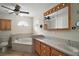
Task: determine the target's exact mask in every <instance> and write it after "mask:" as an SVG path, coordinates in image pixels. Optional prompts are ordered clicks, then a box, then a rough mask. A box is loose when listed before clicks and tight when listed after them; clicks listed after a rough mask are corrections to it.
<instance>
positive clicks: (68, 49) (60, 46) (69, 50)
mask: <svg viewBox="0 0 79 59" xmlns="http://www.w3.org/2000/svg"><path fill="white" fill-rule="evenodd" d="M35 39H36V40H38V41H41V42H43V43H45V44H47V45H49V46H51V47H54V48H55V49H57V50H59V51H62V52H64V53H66V54H68V55H71V56H78V55H79V49H77V48H75V47H72V46H69V45H67V44H66V43H64V41H63V40H62V41H61V42H60V41H57V39H56V38H52V39H49V38H35Z"/></svg>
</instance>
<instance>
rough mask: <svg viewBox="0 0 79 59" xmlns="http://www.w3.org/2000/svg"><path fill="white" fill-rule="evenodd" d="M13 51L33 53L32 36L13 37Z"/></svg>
mask: <svg viewBox="0 0 79 59" xmlns="http://www.w3.org/2000/svg"><path fill="white" fill-rule="evenodd" d="M12 50H17V51H25V52H32V35H23V34H22V35H15V36H13V37H12Z"/></svg>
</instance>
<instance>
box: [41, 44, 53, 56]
mask: <svg viewBox="0 0 79 59" xmlns="http://www.w3.org/2000/svg"><path fill="white" fill-rule="evenodd" d="M50 52H51V51H50V47H49V46H47V45H46V44H43V43H41V53H40V55H41V56H50Z"/></svg>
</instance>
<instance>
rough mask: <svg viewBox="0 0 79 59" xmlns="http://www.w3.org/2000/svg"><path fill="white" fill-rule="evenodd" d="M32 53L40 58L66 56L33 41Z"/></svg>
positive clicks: (37, 41)
mask: <svg viewBox="0 0 79 59" xmlns="http://www.w3.org/2000/svg"><path fill="white" fill-rule="evenodd" d="M33 47H34V51H35V52H36V53H37V54H38V55H40V56H67V54H65V53H63V52H61V51H59V50H57V49H55V48H53V47H51V46H49V45H47V44H45V43H43V42H40V41H39V40H36V39H34V40H33Z"/></svg>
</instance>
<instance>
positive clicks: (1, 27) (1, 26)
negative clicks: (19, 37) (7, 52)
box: [0, 20, 5, 30]
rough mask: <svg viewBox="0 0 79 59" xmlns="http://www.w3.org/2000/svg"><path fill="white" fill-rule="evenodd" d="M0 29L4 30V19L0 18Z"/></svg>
mask: <svg viewBox="0 0 79 59" xmlns="http://www.w3.org/2000/svg"><path fill="white" fill-rule="evenodd" d="M0 23H1V24H0V30H5V21H4V20H0Z"/></svg>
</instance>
